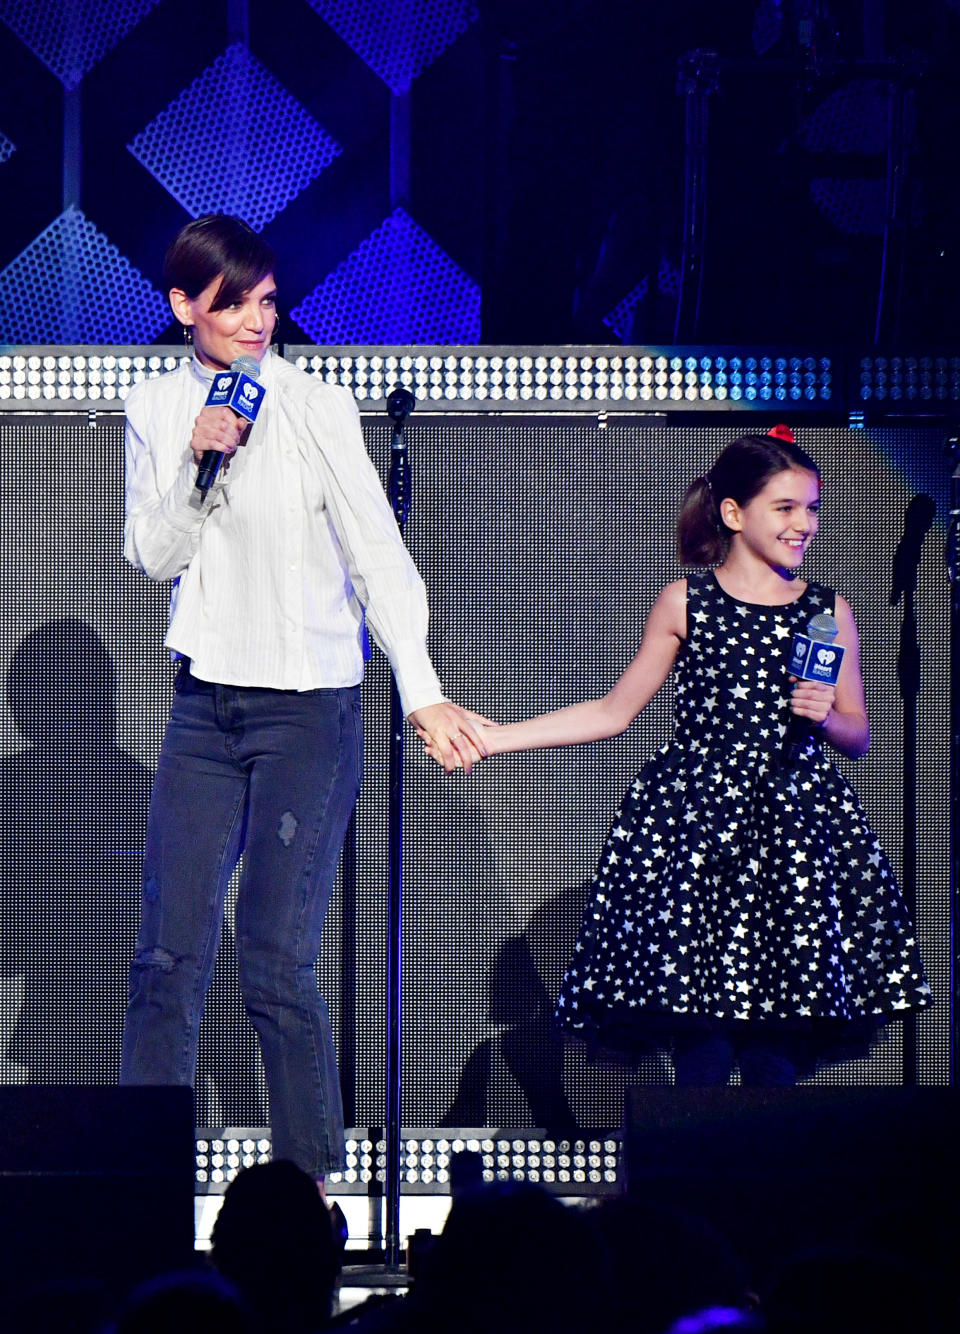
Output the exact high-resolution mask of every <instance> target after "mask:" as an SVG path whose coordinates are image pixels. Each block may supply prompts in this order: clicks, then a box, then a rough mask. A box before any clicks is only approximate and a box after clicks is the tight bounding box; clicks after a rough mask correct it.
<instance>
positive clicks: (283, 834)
mask: <svg viewBox="0 0 960 1334" xmlns="http://www.w3.org/2000/svg"><path fill="white" fill-rule="evenodd" d="M297 825H298V821H297V817H296V816H295V815H294V813H293V811H284V812H283V814H282V815H281V816H280V828H279V829H278V830H277V838H278V839H279V840H280V842H281V843H282V844H283V846H284V847H285V848H289V846H290V844H291V843H292V842H293V840H294V837H295V835H296V832H297Z"/></svg>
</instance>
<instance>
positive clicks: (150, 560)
mask: <svg viewBox="0 0 960 1334" xmlns="http://www.w3.org/2000/svg"><path fill="white" fill-rule="evenodd" d="M274 268H275V261H274V256H273V252H272V250H271V249H270V247H269V246H268V245H267V244H266V243H265V242H264V241H263V239H262V238H261V237H259V236H258V235H257V233H256V232H254V231H253V230H252V229H251V228H250V227H248V226H247V225H246V224H245V223H243V222H241V221H240V220H239V219H237V218H230V217H223V216H219V215H217V216H210V217H204V218H198V219H197V220H195V221H194V222H191V223H188V224H187V226H186V227H184V228H183V230H182V231H181V232H180V233H179V234H178V236H177V237H176V238H175V240H174V241H173V243H172V245H171V246H170V249H169V251H168V253H167V258H166V264H165V275H166V281H167V283H168V290H169V297H170V304H171V307H172V309H173V312H174V314H175V316H176V318H177V319H178V320H179V322H180V323H181V324H182V325H183V326H184V329H185V331H186V332H187V335H188V337H189V338H191V339H192V343H193V358H192V360H191V361H190V362H187V363H184V364H183V365H181V366H180V367H179V368H178V369H177V370H175V371H173V372H171V373H170V374H168V375H163V376H160V377H159V378H155V379H151V380H146V381H144V382H142V383H141V384H138V385H137V386H136V387H135V388H134V389H133V390H132V391H131V393H130V394H129V396H128V398H127V403H126V409H127V431H126V524H125V529H124V554H125V555H126V557H127V559H128V560H129V561H130V562H131V563H132V564H133V565H134V566H135V567H136V568H138V569H140V570H142V571H143V572H144V573H145V574H147V575H148V576H149V577H151V578H153V579H172V580H173V581H174V585H173V594H172V597H171V613H170V623H169V628H168V632H167V637H166V641H165V643H166V645H167V647H168V648H169V649H170V650H171V652H172V653H173V655H174V656H175V658H176V659H177V660H178V667H177V678H176V686H175V694H174V699H173V705H172V708H171V713H170V719H169V722H168V724H167V729H166V733H165V736H164V741H163V746H162V750H161V753H160V759H159V763H158V766H157V773H156V778H155V781H154V788H153V795H152V798H151V804H150V819H149V824H148V830H147V841H146V849H145V854H144V866H143V901H142V918H141V926H140V934H139V938H138V940H137V946H136V953H135V956H134V959H133V963H132V965H131V971H130V987H129V997H128V1007H127V1016H126V1023H125V1028H124V1041H123V1057H122V1070H121V1080H122V1082H125V1083H130V1084H190V1083H192V1081H193V1076H194V1069H195V1064H196V1048H197V1033H198V1029H199V1024H200V1018H201V1014H202V1010H203V1004H204V998H205V995H206V991H207V987H208V986H209V982H210V977H211V974H212V969H213V964H214V959H215V955H216V950H217V944H218V940H219V932H220V924H221V921H222V918H223V909H224V898H225V895H226V890H227V885H228V882H229V880H230V877H231V874H232V872H233V869H234V867H235V866H236V864H237V861H238V859H239V857H240V854H241V853H243V854H244V872H243V878H242V882H241V885H240V890H239V897H238V901H237V909H236V939H237V954H238V962H239V975H240V988H241V992H242V995H243V1000H244V1004H245V1006H246V1009H247V1013H248V1014H249V1016H250V1018H251V1020H252V1022H253V1025H254V1027H255V1029H256V1031H257V1035H258V1037H259V1040H260V1047H261V1052H262V1055H263V1063H264V1069H265V1072H266V1078H267V1086H268V1091H269V1095H270V1116H271V1125H272V1128H273V1148H274V1154H275V1156H277V1157H283V1158H289V1159H292V1160H293V1161H294V1162H295V1163H297V1165H298V1166H300V1167H301V1168H303V1169H304V1170H305V1171H308V1172H310V1173H311V1174H312V1175H313V1176H315V1177H317V1178H322V1177H323V1176H324V1174H325V1173H326V1172H328V1171H330V1170H331V1169H335V1168H339V1167H341V1166H342V1164H343V1124H342V1119H343V1118H342V1110H341V1102H340V1090H339V1083H338V1077H337V1068H336V1060H335V1054H334V1047H333V1040H332V1035H331V1030H330V1021H329V1016H328V1013H327V1008H326V1005H325V1004H324V1002H323V1001H322V999H321V997H320V995H319V993H318V990H317V980H316V972H315V965H316V961H317V956H318V954H319V951H320V935H321V930H322V927H323V920H324V916H325V913H326V909H327V905H328V903H329V899H330V894H331V891H332V888H333V881H334V877H335V874H336V868H337V862H338V858H339V854H340V848H341V845H342V843H343V838H344V833H345V830H346V826H347V822H348V820H349V817H350V813H351V811H352V810H353V806H354V803H355V801H356V798H357V793H358V790H359V785H360V772H361V742H362V732H361V723H360V679H361V676H362V673H363V661H364V656H365V653H364V650H365V646H366V635H365V628H364V627H365V621H368V622H369V624H370V626H371V628H372V629H373V631H374V633H375V634H376V636H377V639H378V641H379V642H380V644H381V645H382V647H383V648H384V650H385V652H386V653H387V656H388V657H389V659H390V662H391V665H392V667H393V669H394V672H395V674H396V677H397V683H398V686H399V690H400V696H401V699H402V701H403V707H404V712H405V714H406V715H407V716H408V717H409V718H410V719H411V721H412V722H413V723H414V725H415V726H416V727H417V730H418V732H420V734H421V735H422V736H425V737H429V738H430V739H431V741H433V742H434V743H435V745H436V747H437V749H438V751H439V752H440V754H441V755H442V756H443V757H444V761H445V764H446V767H447V769H448V770H452V769H454V768H461V767H462V768H466V769H469V768H470V766H471V764H472V763H473V761H474V760H475V759H477V758H479V756H480V755H481V754H482V753H483V746H482V743H481V742H480V740H479V738H478V737H477V735H476V733H475V732H474V731H473V728H472V726H471V721H470V718H469V717H468V715H467V714H465V713H464V711H463V710H462V709H459V708H457V707H456V706H455V705H452V704H450V703H448V702H447V701H445V699H444V696H443V692H442V690H441V688H440V684H439V682H438V680H437V677H436V673H435V672H434V670H433V667H432V665H431V663H430V659H429V657H428V655H427V651H426V642H425V641H426V631H427V602H426V596H425V592H424V588H423V583H422V581H421V579H420V576H419V575H418V573H417V571H416V569H415V567H414V565H413V562H412V561H411V559H410V557H409V555H408V553H407V550H406V548H405V547H404V545H403V541H402V539H401V537H400V533H399V530H398V528H397V525H396V522H395V521H394V518H393V515H392V513H391V511H390V508H389V506H388V504H387V501H386V498H385V496H384V494H383V490H382V488H381V485H380V481H379V478H378V476H377V474H376V471H375V469H374V467H373V465H372V463H371V462H370V459H369V458H368V456H367V454H366V451H365V448H364V444H363V438H362V436H361V433H360V426H359V415H358V413H357V408H356V404H355V403H354V400H353V398H352V396H351V395H350V393H349V392H348V391H347V390H345V389H342V388H339V387H337V386H333V385H328V384H326V383H324V382H323V381H322V380H321V379H319V378H317V377H313V376H310V375H307V374H305V373H304V372H302V371H299V370H297V369H295V368H294V367H293V366H290V365H289V364H288V363H286V362H285V361H283V360H282V358H280V357H278V356H275V355H272V354H271V353H270V342H271V337H272V335H273V332H274V330H275V327H276V318H277V316H276V295H277V294H276V283H275V280H274ZM239 358H245V359H247V366H248V368H249V369H250V370H251V372H253V373H255V374H254V378H255V380H256V384H257V385H258V387H259V388H260V389H262V391H263V399H262V406H261V408H260V411H259V414H258V415H257V416H256V420H255V421H254V422H253V424H252V426H249V425H248V423H247V422H246V421H245V420H244V419H243V418H240V417H237V416H236V415H235V414H234V412H233V411H232V410H231V408H229V407H225V406H210V405H208V404H207V397H208V393H209V391H210V387H211V384H212V383H213V380H214V378H215V376H216V375H217V374H218V373H220V372H223V371H225V370H229V368H230V367H231V365H232V364H233V363H234V362H235V361H236V360H237V359H239ZM208 451H215V452H217V453H219V454H221V455H222V456H223V462H222V464H221V466H220V468H219V471H218V473H217V475H216V480H215V481H214V482H213V484H212V485H211V486H210V487H209V489H208V490H205V491H203V490H200V489H198V487H197V465H198V463H199V462H200V460H201V459H202V458H203V455H204V454H205V453H207V452H208Z"/></svg>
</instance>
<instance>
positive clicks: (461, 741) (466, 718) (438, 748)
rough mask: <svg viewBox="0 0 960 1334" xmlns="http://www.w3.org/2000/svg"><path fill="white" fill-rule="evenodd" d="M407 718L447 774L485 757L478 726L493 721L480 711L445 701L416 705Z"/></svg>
mask: <svg viewBox="0 0 960 1334" xmlns="http://www.w3.org/2000/svg"><path fill="white" fill-rule="evenodd" d="M409 718H410V722H411V723H412V724H413V726H414V727H415V728H416V731H417V736H418V737H419V738H420V740H421V741H422V742H423V743H424V746H425V747H426V751H427V754H428V755H429V756H430V758H431V759H434V760H436V761H437V763H438V764H442V765H443V767H444V769H445V770H446V771H447V773H448V774H452V773H453V772H454V770H455V769H462V770H463V771H464V773H469V772H470V770H471V769H472V768H473V766H474V764H475V763H476V762H477V760H482V759H484V758H485V757H486V755H487V747H486V744H485V743H484V742H483V740H482V739H481V737H482V733H481V732H480V730H479V729H480V728H481V727H483V726H490V727H493V726H495V725H496V724H494V723H491V722H490V720H489V719H488V718H484V717H483V716H482V715H481V714H479V713H473V712H472V711H471V710H469V709H461V708H460V706H459V705H458V704H451V703H449V701H444V702H443V703H442V704H429V705H427V707H426V708H423V709H417V710H416V711H415V712H414V713H411V714H410V715H409Z"/></svg>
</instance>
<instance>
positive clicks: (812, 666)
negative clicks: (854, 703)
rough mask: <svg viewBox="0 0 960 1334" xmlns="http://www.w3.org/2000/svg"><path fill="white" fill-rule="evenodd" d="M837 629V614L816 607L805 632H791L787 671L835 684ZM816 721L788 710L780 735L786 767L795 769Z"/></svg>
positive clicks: (799, 677)
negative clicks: (795, 633) (783, 732)
mask: <svg viewBox="0 0 960 1334" xmlns="http://www.w3.org/2000/svg"><path fill="white" fill-rule="evenodd" d="M839 629H840V627H839V625H838V624H837V618H836V617H835V616H832V615H831V614H830V612H828V611H818V612H817V614H816V616H813V617H811V619H810V623H809V625H808V626H807V633H806V634H805V635H794V637H793V643H792V644H791V645H790V659H789V661H788V663H787V672H788V674H789V675H790V676H795V677H796V678H797V680H798V681H820V682H823V684H824V685H832V686H835V685H836V684H837V678H838V677H839V675H840V664H841V663H842V662H843V655H844V653H845V652H846V649H844V648H841V647H840V645H839V644H834V642H833V641H834V640H835V639H836V637H837V631H838V630H839ZM818 730H819V729H818V727H817V725H816V724H815V723H812V722H811V721H810V719H809V718H801V717H800V716H799V714H796V713H792V712H791V714H790V718H789V721H788V723H787V732H786V736H785V737H784V738H783V752H782V761H783V765H784V767H785V768H787V769H795V768H796V767H797V765H798V763H799V762H800V756H801V755H803V754H804V752H805V751H806V749H807V746H808V745H809V744H810V739H811V737H812V736H813V734H814V732H816V731H818Z"/></svg>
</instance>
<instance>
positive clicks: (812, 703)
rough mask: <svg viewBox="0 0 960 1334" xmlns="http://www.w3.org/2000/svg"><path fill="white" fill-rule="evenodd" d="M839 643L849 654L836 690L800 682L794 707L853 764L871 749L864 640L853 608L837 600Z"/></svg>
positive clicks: (831, 687) (844, 662)
mask: <svg viewBox="0 0 960 1334" xmlns="http://www.w3.org/2000/svg"><path fill="white" fill-rule="evenodd" d="M837 622H838V624H839V626H840V629H839V631H838V632H837V643H838V644H840V645H841V646H842V647H843V648H845V649H846V650H847V651H846V653H845V654H844V655H843V666H842V667H841V668H840V678H839V680H838V681H837V684H836V686H826V685H818V684H817V683H816V682H813V681H798V682H797V684H796V685H795V686H794V688H793V696H792V699H791V706H792V708H793V711H794V713H795V714H797V715H798V716H799V717H801V718H809V719H810V721H811V722H812V723H814V724H815V725H816V726H818V727H820V728H821V729H822V731H823V734H824V736H825V737H826V738H827V740H828V741H829V742H830V744H831V746H835V747H836V749H837V750H839V751H840V753H841V754H842V755H846V756H848V757H849V758H850V759H851V760H858V759H860V757H861V755H866V753H867V749H868V747H869V745H870V724H869V722H868V721H867V705H866V701H865V699H864V696H863V677H862V676H861V675H860V639H859V636H858V635H857V627H856V623H855V622H854V619H853V612H852V611H851V610H850V604H849V603H848V602H846V601H845V600H844V599H843V598H842V597H840V596H839V595H838V596H837Z"/></svg>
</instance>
